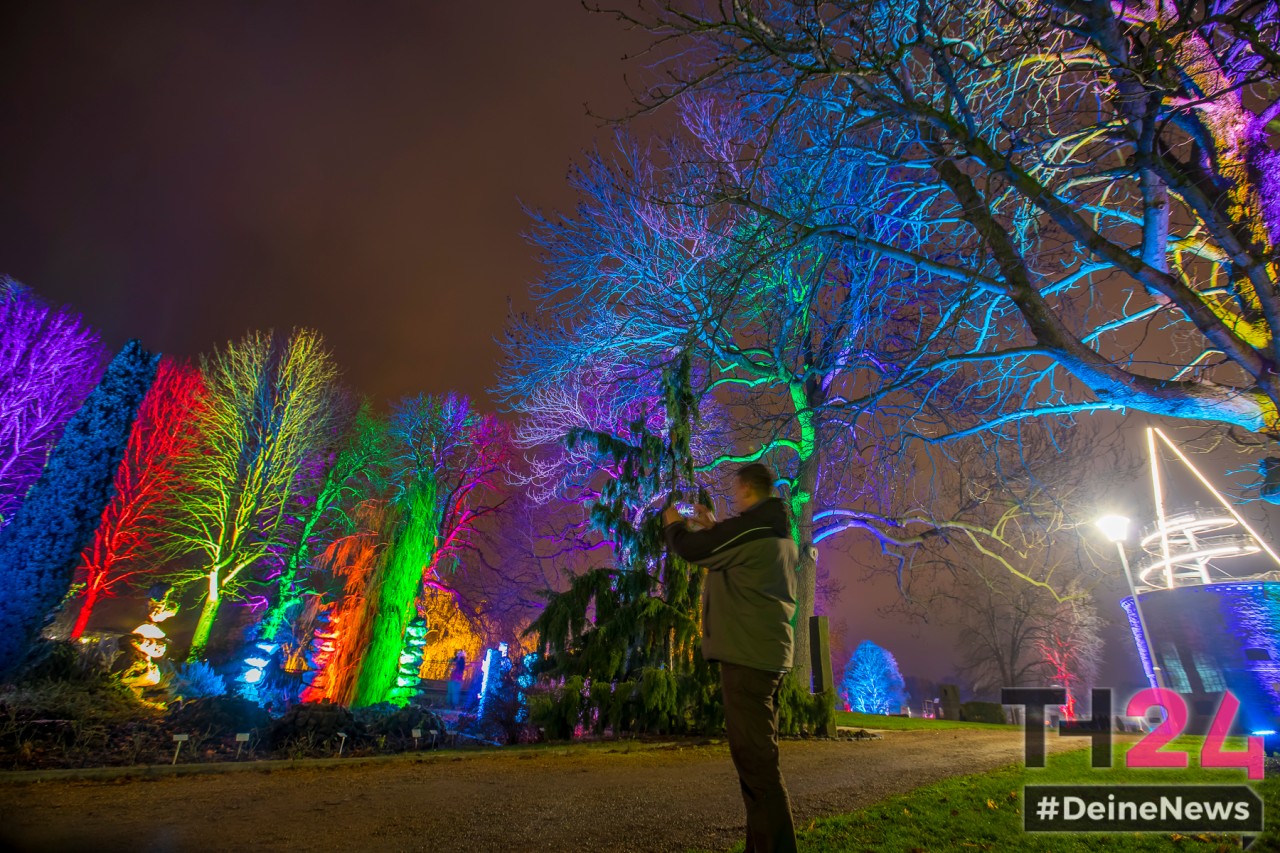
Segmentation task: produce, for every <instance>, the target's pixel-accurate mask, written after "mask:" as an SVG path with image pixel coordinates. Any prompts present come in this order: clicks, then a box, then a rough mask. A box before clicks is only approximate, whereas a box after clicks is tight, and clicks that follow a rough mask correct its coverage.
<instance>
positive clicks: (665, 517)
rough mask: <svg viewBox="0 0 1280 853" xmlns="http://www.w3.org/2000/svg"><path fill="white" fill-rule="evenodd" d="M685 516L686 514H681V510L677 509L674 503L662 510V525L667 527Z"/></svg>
mask: <svg viewBox="0 0 1280 853" xmlns="http://www.w3.org/2000/svg"><path fill="white" fill-rule="evenodd" d="M683 518H684V516H683V515H681V514H680V510H678V509H676V506H675V504H672V505H671V506H669V507H667V508H666V509H664V510H663V511H662V526H663V527H666V526H667V525H668V524H675V523H676V522H677V521H680V520H682V519H683Z"/></svg>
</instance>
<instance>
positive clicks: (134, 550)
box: [71, 358, 204, 639]
mask: <svg viewBox="0 0 1280 853" xmlns="http://www.w3.org/2000/svg"><path fill="white" fill-rule="evenodd" d="M203 393H204V389H203V385H202V383H201V380H200V374H199V372H198V371H196V370H195V369H193V368H191V367H188V366H186V365H184V364H181V363H178V362H175V361H173V360H172V359H167V358H166V359H163V360H161V362H160V366H159V369H158V371H157V373H156V380H155V382H154V384H152V386H151V390H150V391H148V392H147V396H146V397H145V398H144V399H143V401H142V406H141V408H139V410H138V416H137V418H136V419H135V420H134V422H133V429H132V431H131V432H130V433H129V443H128V445H127V447H126V448H125V453H124V458H123V459H122V460H121V462H120V465H119V467H118V468H116V475H115V484H114V485H115V495H114V497H112V498H111V502H110V503H108V504H107V507H106V509H105V510H103V512H102V519H101V521H100V522H99V523H98V527H97V529H96V530H95V531H94V534H93V540H92V541H91V542H90V543H89V545H88V547H86V548H85V549H84V551H83V552H82V553H81V554H80V565H79V566H78V567H77V569H76V571H77V574H78V576H79V578H80V579H81V581H82V583H83V590H82V591H81V592H80V594H79V605H80V610H79V612H78V613H77V615H76V621H75V625H74V627H73V628H72V629H71V638H72V639H77V638H79V637H80V635H81V634H83V633H84V629H85V627H86V626H87V625H88V623H89V617H90V616H91V615H92V613H93V608H94V605H95V604H96V603H97V602H98V600H99V599H100V598H103V597H106V596H110V595H114V594H115V592H116V590H117V589H118V588H120V587H122V586H126V585H130V584H134V583H136V582H137V579H138V578H139V576H142V575H145V574H147V573H149V572H152V571H154V569H155V566H154V563H155V561H156V560H157V559H159V558H161V557H162V556H163V555H164V553H165V547H164V546H165V544H166V535H165V531H164V527H165V520H166V518H167V517H168V516H170V515H171V514H172V511H173V510H174V509H175V508H176V506H177V501H178V492H179V491H180V490H181V489H183V488H184V487H185V481H184V476H185V468H186V467H187V465H189V464H190V463H191V461H192V458H193V456H194V454H195V453H197V452H198V450H199V446H200V439H201V436H200V433H199V429H198V428H199V424H200V418H201V411H200V410H201V405H202V397H203Z"/></svg>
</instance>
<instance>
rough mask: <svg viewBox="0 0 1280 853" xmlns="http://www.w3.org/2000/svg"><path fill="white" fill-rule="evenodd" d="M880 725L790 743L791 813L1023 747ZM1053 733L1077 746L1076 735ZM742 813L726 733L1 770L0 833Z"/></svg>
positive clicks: (477, 845) (655, 832)
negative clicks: (183, 769)
mask: <svg viewBox="0 0 1280 853" xmlns="http://www.w3.org/2000/svg"><path fill="white" fill-rule="evenodd" d="M883 735H884V736H883V739H881V740H875V741H866V742H858V741H818V740H791V741H784V742H783V744H782V769H783V774H784V775H785V777H786V780H787V784H788V787H789V788H790V791H791V797H792V805H793V810H794V813H795V816H796V822H797V826H800V827H803V826H804V825H805V823H807V822H808V821H811V820H813V819H814V818H816V817H820V816H824V815H830V814H835V813H840V812H848V811H852V810H854V809H857V808H860V807H863V806H866V805H869V804H871V803H874V802H876V801H878V800H881V799H883V798H885V797H887V796H890V795H892V794H896V793H900V792H903V791H908V790H910V789H912V788H916V787H919V786H921V785H925V784H928V783H930V782H933V781H936V780H938V779H941V778H944V777H947V776H955V775H960V774H965V773H974V772H979V771H983V770H989V769H993V768H996V767H1000V766H1003V765H1008V764H1013V763H1016V762H1021V760H1022V735H1021V732H1017V731H1009V730H997V731H985V730H955V731H912V732H884V733H883ZM1085 743H1087V741H1086V742H1085ZM1048 744H1049V747H1050V749H1053V750H1057V749H1064V748H1079V747H1081V742H1080V740H1079V739H1076V738H1071V739H1065V738H1055V737H1049V738H1048ZM743 825H744V818H743V810H742V800H741V798H740V796H739V793H738V785H737V778H736V776H735V775H734V772H733V766H732V764H731V762H730V760H729V752H728V748H727V746H725V745H724V744H723V743H714V744H710V745H705V744H704V745H695V744H693V743H692V742H690V743H688V744H679V743H677V744H670V745H665V746H655V745H640V744H632V743H626V742H619V743H617V744H614V745H599V746H595V747H592V748H582V747H568V748H550V749H547V748H543V749H522V748H509V749H507V750H499V751H493V752H483V753H468V754H461V753H450V752H448V751H442V752H435V753H431V754H429V755H423V756H421V757H412V756H407V757H402V758H398V759H392V760H382V761H371V762H362V763H352V762H341V761H339V762H324V763H304V764H303V765H301V766H297V767H290V768H288V769H276V770H272V771H267V772H264V771H262V770H258V769H252V770H248V771H247V772H213V773H204V774H201V775H181V776H165V777H160V778H155V779H136V778H135V779H115V780H111V781H92V782H90V781H43V782H23V781H12V780H6V781H3V782H0V844H3V846H4V849H7V850H24V851H25V850H31V851H64V850H65V851H183V853H186V851H206V850H209V851H213V850H235V851H242V850H287V851H312V850H314V851H328V850H334V851H338V850H341V851H364V850H370V851H372V850H379V851H383V850H385V851H398V850H431V851H454V850H456V851H466V853H479V851H489V850H519V851H525V850H549V851H603V850H608V851H650V850H687V849H689V848H702V849H722V848H725V847H728V846H729V845H731V844H733V843H734V842H735V841H736V840H738V839H739V838H740V837H741V835H742V832H743Z"/></svg>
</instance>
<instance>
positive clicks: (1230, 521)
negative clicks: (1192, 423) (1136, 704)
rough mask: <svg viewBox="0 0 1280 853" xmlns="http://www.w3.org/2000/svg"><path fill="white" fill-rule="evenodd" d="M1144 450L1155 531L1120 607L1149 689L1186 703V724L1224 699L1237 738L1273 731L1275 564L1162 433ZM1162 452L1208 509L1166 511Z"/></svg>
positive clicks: (1277, 647) (1146, 535)
mask: <svg viewBox="0 0 1280 853" xmlns="http://www.w3.org/2000/svg"><path fill="white" fill-rule="evenodd" d="M1147 446H1148V453H1149V456H1150V464H1151V480H1152V491H1153V495H1154V498H1155V510H1156V521H1155V523H1154V524H1153V525H1152V526H1151V527H1149V528H1147V529H1146V530H1145V531H1144V532H1143V533H1142V535H1141V537H1140V539H1139V547H1140V548H1141V549H1142V551H1143V552H1144V556H1143V558H1142V561H1141V562H1140V564H1139V566H1138V567H1137V570H1136V572H1135V573H1134V574H1135V577H1134V579H1133V583H1134V594H1133V595H1132V596H1130V597H1128V598H1126V599H1125V600H1124V601H1122V602H1121V605H1122V607H1123V608H1124V610H1125V613H1126V615H1127V617H1128V621H1129V626H1130V629H1131V630H1132V632H1133V635H1134V639H1135V640H1136V643H1137V648H1138V652H1139V657H1140V658H1141V661H1142V666H1143V669H1144V670H1145V672H1146V675H1147V679H1148V681H1149V682H1150V683H1152V684H1157V683H1158V684H1159V685H1160V686H1163V687H1167V688H1170V689H1172V690H1174V691H1176V692H1178V693H1182V694H1186V695H1187V696H1188V698H1189V702H1188V705H1189V707H1190V710H1191V713H1192V716H1193V718H1200V719H1208V718H1209V717H1210V716H1211V715H1212V714H1213V712H1214V710H1215V709H1216V707H1217V703H1218V700H1219V698H1220V695H1221V694H1222V693H1223V691H1226V690H1230V691H1231V692H1232V694H1233V695H1235V697H1236V698H1237V699H1239V700H1240V703H1241V705H1240V712H1239V714H1240V720H1239V721H1238V722H1239V726H1240V727H1241V729H1242V730H1244V731H1247V732H1250V733H1258V732H1260V731H1265V730H1269V729H1276V728H1280V725H1277V718H1278V717H1280V643H1278V642H1277V638H1278V637H1280V571H1278V569H1280V556H1277V554H1276V552H1275V550H1274V549H1273V548H1272V547H1271V546H1270V544H1269V543H1267V542H1266V540H1265V539H1263V538H1262V536H1261V535H1259V533H1258V532H1257V531H1256V530H1255V529H1254V528H1253V526H1251V525H1250V524H1249V522H1248V521H1247V520H1246V519H1245V518H1244V517H1243V516H1242V515H1241V514H1240V513H1239V511H1238V510H1237V509H1236V508H1235V506H1234V505H1233V504H1232V503H1231V502H1230V501H1229V500H1227V498H1226V497H1225V496H1224V495H1223V494H1222V493H1221V492H1220V491H1218V490H1217V489H1216V488H1215V487H1214V486H1213V484H1212V483H1211V482H1209V480H1208V479H1207V478H1206V477H1205V476H1204V475H1203V474H1202V473H1201V472H1200V471H1199V470H1198V469H1197V468H1196V467H1195V465H1193V464H1192V462H1191V460H1190V459H1189V458H1187V456H1186V454H1185V453H1183V452H1182V451H1181V449H1179V448H1178V447H1177V446H1176V445H1175V444H1174V443H1173V442H1172V441H1170V440H1169V438H1168V436H1166V435H1165V434H1164V433H1163V432H1162V431H1160V430H1159V429H1155V428H1151V429H1149V430H1148V432H1147ZM1161 447H1163V448H1167V449H1168V450H1169V451H1172V454H1173V456H1174V458H1175V459H1176V460H1177V461H1178V462H1180V463H1182V465H1183V466H1185V468H1186V470H1187V471H1189V472H1190V473H1191V474H1192V475H1193V476H1194V477H1195V479H1196V480H1197V481H1198V482H1199V484H1200V485H1201V486H1203V487H1204V489H1205V490H1206V492H1207V493H1208V495H1210V496H1211V498H1212V500H1211V501H1209V502H1206V503H1204V504H1197V505H1195V506H1193V507H1190V508H1186V507H1177V506H1175V507H1170V506H1169V504H1168V503H1167V501H1166V486H1165V483H1164V478H1163V477H1162V469H1161V461H1162V460H1161V457H1160V453H1159V452H1158V451H1159V449H1160V448H1161ZM1122 554H1123V552H1122ZM1264 555H1265V560H1266V562H1265V563H1264V564H1263V566H1262V567H1261V569H1259V567H1258V559H1260V558H1262V557H1263V556H1264ZM1248 557H1253V558H1254V559H1253V560H1245V559H1243V558H1248ZM1233 561H1234V562H1233ZM1224 563H1225V564H1227V566H1231V570H1228V568H1227V567H1226V566H1224Z"/></svg>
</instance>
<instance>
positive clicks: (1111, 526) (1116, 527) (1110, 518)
mask: <svg viewBox="0 0 1280 853" xmlns="http://www.w3.org/2000/svg"><path fill="white" fill-rule="evenodd" d="M1094 524H1096V525H1097V527H1098V529H1099V530H1101V531H1102V535H1103V536H1105V537H1107V539H1108V540H1109V541H1111V542H1123V541H1124V540H1125V539H1127V538H1129V519H1128V518H1126V517H1125V516H1123V515H1104V516H1103V517H1102V518H1100V519H1098V520H1097V521H1095V522H1094Z"/></svg>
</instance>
